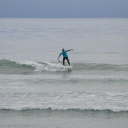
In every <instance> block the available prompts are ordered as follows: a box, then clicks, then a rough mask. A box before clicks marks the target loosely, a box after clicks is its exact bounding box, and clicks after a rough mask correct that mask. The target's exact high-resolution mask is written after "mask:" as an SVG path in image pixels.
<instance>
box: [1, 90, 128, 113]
mask: <svg viewBox="0 0 128 128" xmlns="http://www.w3.org/2000/svg"><path fill="white" fill-rule="evenodd" d="M1 97H2V99H0V100H3V99H4V101H3V102H1V104H0V110H15V111H24V110H47V109H51V110H79V111H111V112H128V93H127V92H126V93H117V92H105V93H104V92H67V93H66V92H65V93H53V92H52V93H9V94H7V93H6V94H5V93H3V94H1Z"/></svg>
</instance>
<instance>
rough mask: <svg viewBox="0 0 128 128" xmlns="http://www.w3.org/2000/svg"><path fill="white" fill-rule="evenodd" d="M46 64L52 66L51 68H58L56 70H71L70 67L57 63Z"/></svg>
mask: <svg viewBox="0 0 128 128" xmlns="http://www.w3.org/2000/svg"><path fill="white" fill-rule="evenodd" d="M47 64H48V65H50V66H53V67H58V68H63V69H69V70H71V69H72V66H64V65H62V64H61V63H60V62H59V63H50V62H47Z"/></svg>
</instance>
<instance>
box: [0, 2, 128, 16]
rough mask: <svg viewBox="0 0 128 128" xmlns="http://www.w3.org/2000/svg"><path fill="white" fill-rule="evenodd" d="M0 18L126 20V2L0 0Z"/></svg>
mask: <svg viewBox="0 0 128 128" xmlns="http://www.w3.org/2000/svg"><path fill="white" fill-rule="evenodd" d="M0 17H1V18H4V17H5V18H6V17H7V18H8V17H10V18H15V17H18V18H20V17H21V18H27V17H28V18H128V0H0Z"/></svg>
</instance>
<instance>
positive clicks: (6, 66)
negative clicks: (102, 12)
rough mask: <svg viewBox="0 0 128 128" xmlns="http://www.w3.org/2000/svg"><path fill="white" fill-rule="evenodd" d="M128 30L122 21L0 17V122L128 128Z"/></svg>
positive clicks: (27, 127)
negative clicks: (65, 55) (66, 60)
mask: <svg viewBox="0 0 128 128" xmlns="http://www.w3.org/2000/svg"><path fill="white" fill-rule="evenodd" d="M127 34H128V19H0V47H1V50H0V127H1V128H10V127H12V128H17V127H18V128H19V127H21V128H35V127H38V128H42V127H51V128H53V127H55V128H57V127H59V128H65V127H67V128H74V127H76V128H77V127H80V128H85V127H88V128H93V127H97V128H98V127H101V125H103V126H104V127H105V128H108V127H109V128H117V127H118V128H127V127H128V125H127V118H128V37H127ZM62 48H65V49H66V50H68V49H71V48H73V49H74V51H71V52H68V56H69V60H70V63H71V66H72V69H71V70H68V69H64V68H63V67H59V66H58V65H59V63H60V62H58V60H57V58H58V55H59V54H60V52H61V50H62ZM60 61H61V63H62V57H60ZM66 65H68V63H66ZM97 120H98V121H97Z"/></svg>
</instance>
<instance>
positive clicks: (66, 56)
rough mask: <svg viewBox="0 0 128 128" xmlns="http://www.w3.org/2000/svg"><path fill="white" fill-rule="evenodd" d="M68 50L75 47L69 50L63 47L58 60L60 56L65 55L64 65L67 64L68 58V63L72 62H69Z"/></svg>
mask: <svg viewBox="0 0 128 128" xmlns="http://www.w3.org/2000/svg"><path fill="white" fill-rule="evenodd" d="M68 51H73V49H69V50H64V49H62V52H61V53H60V55H59V56H58V60H59V58H60V56H61V55H63V65H65V59H66V60H67V62H68V64H69V65H70V62H69V59H68V55H67V52H68Z"/></svg>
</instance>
